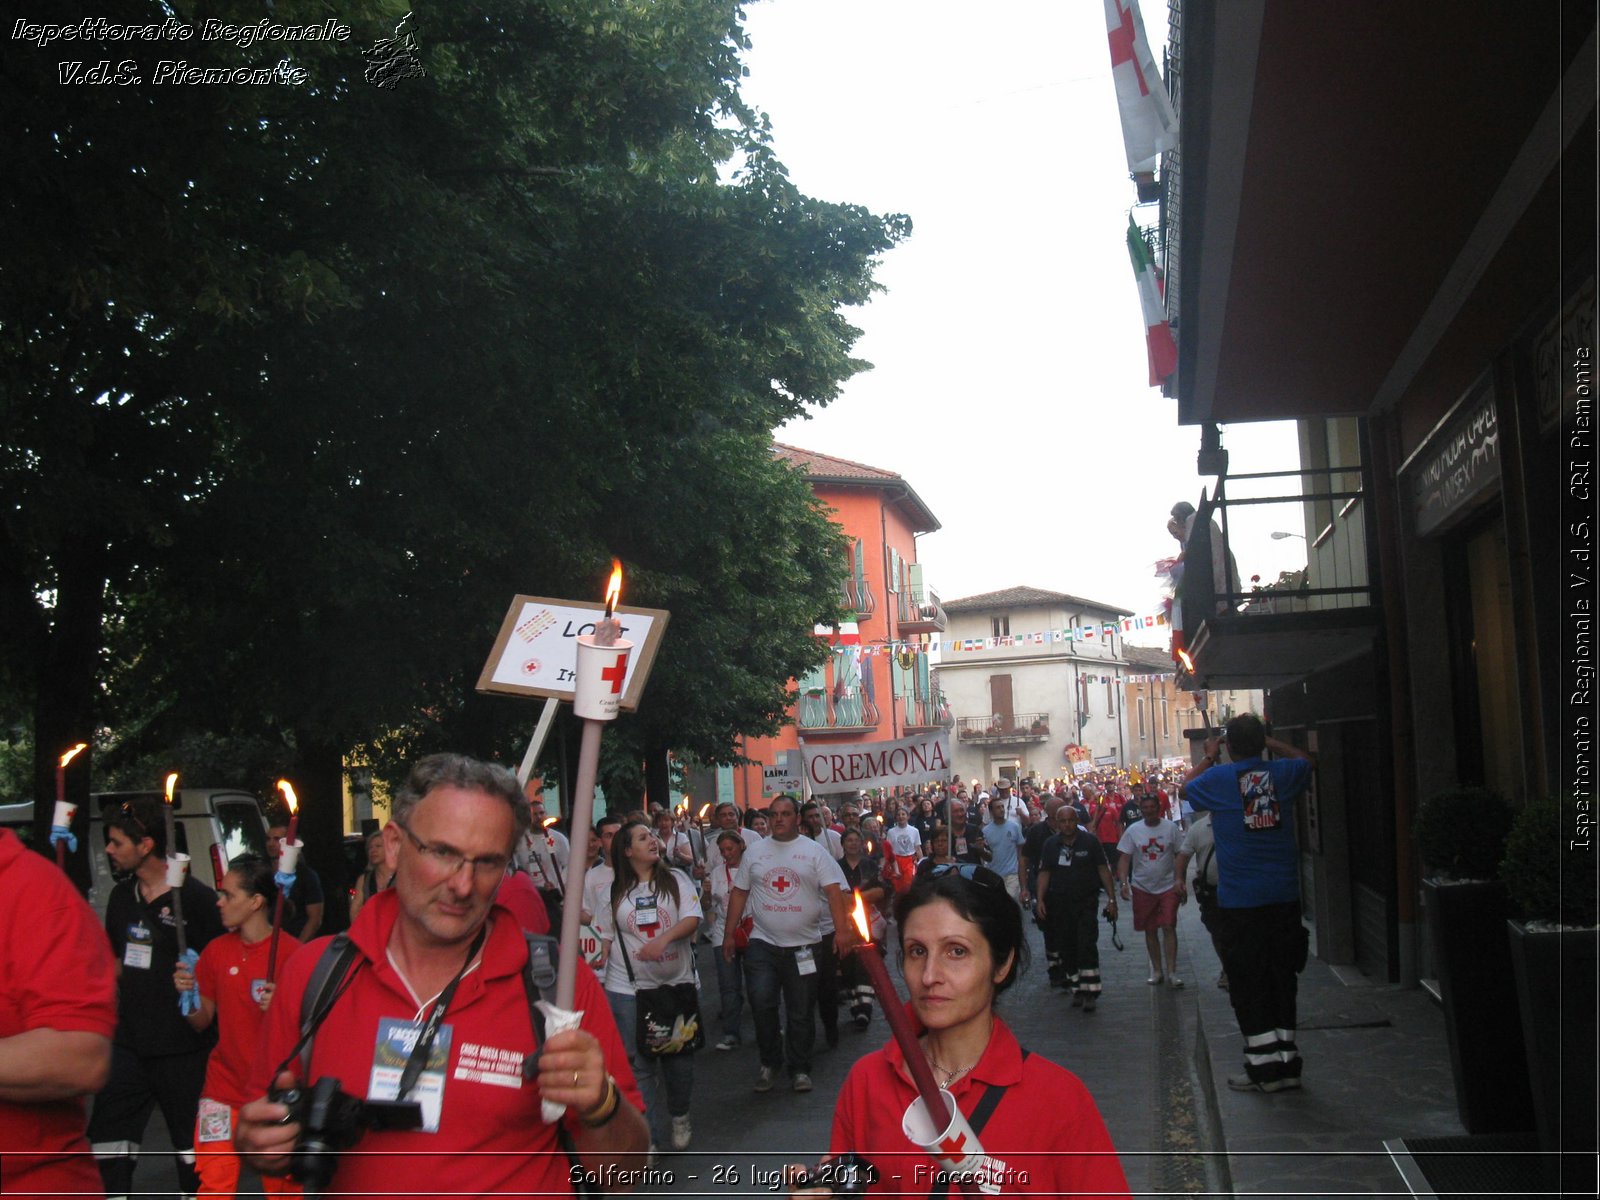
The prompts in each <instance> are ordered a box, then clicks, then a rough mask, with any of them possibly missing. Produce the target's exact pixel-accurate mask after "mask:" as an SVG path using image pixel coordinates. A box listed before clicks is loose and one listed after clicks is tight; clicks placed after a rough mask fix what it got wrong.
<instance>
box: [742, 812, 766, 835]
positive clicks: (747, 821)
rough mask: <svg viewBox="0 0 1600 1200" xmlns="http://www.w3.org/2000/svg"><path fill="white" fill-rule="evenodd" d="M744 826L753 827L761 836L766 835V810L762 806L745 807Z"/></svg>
mask: <svg viewBox="0 0 1600 1200" xmlns="http://www.w3.org/2000/svg"><path fill="white" fill-rule="evenodd" d="M744 827H745V828H746V829H753V830H755V832H756V833H757V834H759V835H760V836H761V837H766V836H767V810H766V809H764V808H747V809H745V810H744Z"/></svg>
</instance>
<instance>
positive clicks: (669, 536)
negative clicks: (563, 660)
mask: <svg viewBox="0 0 1600 1200" xmlns="http://www.w3.org/2000/svg"><path fill="white" fill-rule="evenodd" d="M103 7H104V9H105V10H106V16H107V18H108V19H109V20H113V21H125V20H132V19H160V18H161V17H162V16H164V15H165V14H166V13H168V12H169V11H170V12H171V13H174V14H176V15H177V16H178V18H179V19H182V20H187V21H190V22H194V21H197V20H198V19H200V18H201V17H202V16H205V17H216V18H220V19H223V20H236V21H250V22H254V21H255V20H256V19H257V18H258V17H259V15H260V6H259V5H255V4H246V3H237V4H230V3H211V4H206V5H201V4H184V3H170V4H159V3H131V2H125V3H109V4H107V5H105V6H103ZM407 7H408V6H406V5H403V4H396V3H388V2H385V0H366V2H362V3H351V4H347V5H344V6H341V12H340V17H339V19H340V20H342V21H344V22H346V23H348V24H350V25H352V26H353V27H354V34H353V36H352V37H351V39H350V40H349V41H347V42H322V43H313V42H294V43H271V42H268V43H262V44H259V45H257V46H254V47H250V48H248V49H241V48H240V47H238V46H236V45H231V44H228V43H224V42H216V41H213V42H201V41H191V42H189V43H186V44H184V46H183V57H184V58H185V59H186V60H187V61H188V62H189V63H190V64H191V65H193V66H197V67H205V66H210V65H218V64H229V65H232V64H238V63H244V62H268V63H271V62H276V61H277V60H278V59H280V58H287V59H288V60H289V61H290V62H291V63H292V64H293V65H294V66H296V67H298V68H301V69H303V70H304V71H305V72H306V80H305V82H304V83H303V84H301V85H298V86H294V85H286V84H280V85H269V86H264V87H237V86H235V87H229V86H225V85H211V86H190V87H182V86H174V85H163V86H156V85H155V84H154V83H153V82H152V81H151V80H150V79H149V75H150V74H151V73H152V72H153V70H154V68H155V63H156V61H157V60H158V59H159V58H163V57H173V55H172V53H171V50H170V47H163V48H162V49H161V50H160V51H159V52H151V53H148V54H144V53H143V52H142V51H140V52H139V53H140V54H141V55H142V57H140V59H139V61H140V62H141V65H142V66H143V67H144V69H145V72H146V81H145V82H144V83H141V84H138V85H133V86H128V87H107V88H92V87H77V88H70V87H63V86H61V85H60V83H59V82H58V76H57V68H56V61H57V57H58V56H57V53H56V49H55V48H52V49H51V50H49V51H46V50H43V49H41V48H35V47H32V46H29V45H28V44H27V43H18V42H16V41H13V42H11V43H9V44H7V45H6V47H5V48H4V54H5V62H4V70H3V71H0V103H3V104H4V106H5V110H6V112H7V114H8V123H7V124H6V125H5V126H4V128H3V129H0V149H3V150H4V152H5V155H6V161H7V162H8V163H10V164H11V165H12V183H11V184H10V185H8V188H7V190H6V193H5V200H4V203H5V204H6V209H5V210H4V211H5V214H6V216H7V218H8V229H9V231H10V233H11V236H10V237H8V240H7V244H6V249H5V250H4V251H3V252H0V381H3V387H0V405H3V410H0V415H3V417H4V434H3V437H4V443H3V447H0V498H3V500H4V508H3V512H0V539H3V540H0V627H3V630H4V632H0V639H3V641H0V646H3V648H4V667H3V669H4V670H5V672H6V678H7V679H8V680H10V681H12V682H13V685H14V686H11V687H9V688H7V689H5V693H6V694H17V693H18V692H19V691H21V692H24V693H27V694H31V696H32V703H33V709H34V712H33V718H34V727H35V745H36V747H37V751H36V768H35V777H36V784H37V788H36V794H37V796H38V797H39V800H40V803H41V805H42V804H43V803H44V800H45V796H46V792H47V782H48V777H49V772H50V769H51V767H52V766H53V760H54V755H55V753H56V752H57V751H58V750H59V748H60V747H61V746H64V745H67V744H70V743H71V742H73V741H76V740H86V739H87V735H88V734H89V732H90V731H91V730H92V729H94V728H95V726H96V723H97V722H99V721H101V720H107V719H109V720H110V721H111V722H112V723H113V727H114V730H115V732H116V735H117V742H116V745H117V752H118V753H121V754H122V755H124V756H125V757H132V756H135V755H138V754H141V753H152V752H165V753H171V752H173V749H174V748H175V747H176V746H177V745H178V743H179V739H180V738H181V737H183V736H186V735H190V734H193V733H195V732H211V733H231V734H240V735H247V736H251V737H259V736H261V735H262V734H264V733H265V734H268V735H270V736H271V737H273V738H276V739H278V740H279V741H281V743H282V744H283V745H284V746H285V747H287V748H288V750H289V751H290V752H291V754H292V755H293V759H294V761H295V763H296V764H297V768H298V769H299V770H301V771H302V772H303V773H305V774H307V775H309V776H310V778H311V780H313V781H314V782H312V784H311V786H310V787H309V788H307V789H303V790H305V791H306V792H307V793H308V805H307V808H308V811H307V814H306V818H305V820H306V823H307V826H308V829H310V830H311V831H312V832H314V833H315V832H324V833H326V832H335V833H336V831H337V830H336V822H337V810H336V806H335V804H334V803H333V800H334V797H333V796H332V795H331V793H333V792H334V790H335V789H336V787H337V784H338V779H339V756H340V754H341V752H342V751H343V750H345V749H347V748H348V747H350V746H353V745H360V744H368V745H373V746H377V747H381V748H387V749H389V750H391V751H393V750H394V749H395V748H396V747H401V746H403V747H405V748H406V749H408V750H415V749H420V748H429V747H433V746H438V745H445V744H450V745H455V746H457V747H459V748H463V749H471V750H474V751H477V752H479V753H489V752H499V753H501V754H505V753H507V752H508V750H510V749H511V746H510V745H509V744H508V739H509V737H510V734H511V731H513V730H515V729H517V728H519V727H520V728H523V729H526V727H527V726H528V725H530V724H531V719H532V718H531V711H532V710H531V707H530V706H527V705H519V704H517V703H516V702H511V701H505V700H490V699H484V698H478V697H474V696H473V695H472V693H471V690H470V689H471V683H472V681H473V679H474V678H475V676H476V672H477V670H478V668H479V667H480V666H481V663H482V659H483V656H484V654H485V652H486V649H487V647H488V645H489V640H490V638H491V637H492V633H493V630H494V627H495V625H496V623H497V622H498V619H499V616H500V614H501V613H502V612H503V610H504V606H505V603H506V601H507V600H508V599H509V596H510V595H511V594H512V593H513V592H516V591H519V590H520V591H539V592H542V593H545V594H558V595H574V596H585V595H591V594H593V592H594V590H595V587H596V582H597V579H598V578H599V576H600V574H601V573H602V571H603V567H604V564H605V563H606V562H607V561H608V560H609V557H610V556H611V555H612V554H616V555H618V556H620V557H622V558H623V559H624V560H625V561H626V562H627V563H628V564H629V566H630V569H631V570H632V571H633V573H634V578H633V581H632V582H631V583H630V595H629V598H630V600H631V601H633V602H636V603H641V604H658V605H660V606H662V607H667V608H671V609H672V610H673V612H674V617H673V624H672V627H671V632H670V634H669V641H668V644H667V646H666V648H665V649H664V651H663V654H662V657H661V659H660V661H659V663H658V666H657V669H656V673H655V675H654V676H653V678H652V681H651V684H650V690H649V692H648V693H647V698H646V707H645V710H644V711H643V712H641V713H640V714H639V715H638V716H637V717H635V718H631V719H629V720H627V721H624V722H619V725H618V728H617V731H616V733H617V736H616V739H615V740H616V741H617V742H618V744H619V747H625V748H627V750H628V751H629V752H630V753H634V754H637V755H639V756H640V757H644V758H646V759H647V761H658V760H659V761H664V757H665V756H664V754H663V753H662V751H663V750H664V749H665V748H666V747H668V746H672V747H677V748H680V749H683V750H686V751H688V752H691V753H693V754H694V755H695V756H697V757H702V758H725V757H727V756H729V755H731V754H732V753H733V748H734V743H735V739H736V736H737V735H738V734H739V733H741V732H752V733H753V732H763V731H766V730H769V729H771V728H772V727H773V726H774V724H775V723H776V722H777V721H778V720H779V719H780V716H781V713H782V709H783V704H784V699H785V697H784V692H783V688H784V681H785V680H786V679H787V678H789V677H790V676H792V675H794V674H797V673H799V671H800V670H802V669H803V668H804V667H805V666H806V665H808V664H809V663H810V662H811V661H813V660H814V656H815V655H816V653H817V649H816V647H815V645H814V644H813V643H812V641H811V640H810V638H809V630H810V626H811V623H812V622H813V621H814V620H817V619H823V618H826V617H827V616H829V615H831V613H832V611H833V607H834V604H835V600H836V597H837V595H838V590H837V580H838V574H839V571H840V570H841V566H840V561H839V558H838V554H837V549H838V548H837V543H836V541H835V539H834V537H833V534H832V530H831V527H830V526H828V524H827V523H826V521H825V519H824V518H823V516H822V514H821V513H820V512H819V511H818V509H817V508H816V506H815V504H814V503H813V502H812V500H811V498H810V496H809V492H808V491H807V489H805V488H804V486H803V484H802V483H801V482H800V481H799V480H797V479H795V478H793V477H792V475H791V474H790V473H788V472H787V471H785V470H784V469H783V468H781V467H780V466H778V465H777V464H776V463H774V462H773V461H772V458H771V454H770V448H769V445H768V439H769V437H770V431H771V429H772V428H773V427H774V426H775V425H776V424H777V423H778V422H780V421H782V420H784V419H786V418H787V417H789V416H792V415H794V414H796V413H798V412H800V411H803V409H804V408H805V407H806V406H807V405H809V404H816V403H825V402H827V401H828V400H829V399H831V398H832V397H833V396H834V395H835V394H836V392H837V389H838V387H839V385H840V383H841V382H842V381H843V380H844V379H845V378H847V377H848V376H849V375H850V374H851V373H852V372H854V371H856V370H858V369H860V367H861V366H862V365H863V364H861V363H860V362H858V361H857V360H855V359H853V358H852V357H851V354H850V350H851V347H852V345H853V343H854V340H855V337H856V330H854V329H853V328H852V327H851V326H850V325H849V324H848V322H847V321H846V320H845V319H844V317H843V315H842V309H843V308H844V307H846V306H849V305H852V304H858V303H860V302H862V301H863V300H865V299H866V297H867V296H868V295H869V293H870V291H871V289H872V286H873V284H872V278H871V272H872V266H873V263H874V261H875V259H876V257H877V256H878V255H879V254H881V253H882V252H884V251H885V250H887V249H888V248H889V247H890V246H892V245H893V244H894V243H895V242H896V241H897V240H898V239H899V238H900V237H901V236H903V235H904V233H905V232H906V229H907V226H906V224H905V222H904V221H903V220H902V219H898V218H891V219H883V218H878V217H875V216H873V215H872V214H870V213H868V212H866V211H865V210H863V209H860V208H857V207H854V206H848V205H839V204H829V203H824V202H820V201H817V200H814V199H812V198H809V197H806V196H804V195H802V194H801V193H799V192H798V190H797V189H795V188H794V187H793V185H792V184H791V183H790V181H789V180H788V179H787V177H786V175H785V173H784V171H783V168H782V166H781V164H780V163H778V162H777V161H776V159H775V158H774V157H773V155H772V153H771V150H770V146H769V145H768V142H767V132H766V129H765V127H764V122H763V120H762V118H760V117H759V115H757V114H752V113H750V112H749V111H748V110H747V109H746V108H745V106H744V105H743V104H742V102H741V101H740V99H739V96H738V84H739V79H740V77H741V72H742V68H741V67H740V64H739V52H740V51H741V50H742V49H743V48H744V45H745V43H744V38H743V33H742V31H741V28H740V24H739V21H740V13H739V7H738V5H737V4H734V3H730V2H727V0H651V2H649V3H645V2H643V0H635V2H632V3H623V2H610V3H604V2H597V0H497V2H485V3H449V4H446V3H437V4H418V5H416V6H415V8H416V12H415V14H414V16H413V18H412V19H411V20H410V21H409V22H407V24H406V27H405V28H406V29H407V30H409V31H411V33H412V34H413V36H414V38H415V43H414V47H415V55H416V61H417V62H418V64H419V65H420V66H421V67H422V68H423V69H424V70H425V71H426V75H425V76H424V77H420V78H408V79H401V80H399V81H398V82H397V83H396V85H395V86H393V87H391V88H378V87H375V86H372V85H370V84H368V83H367V82H365V81H364V80H363V77H362V72H363V68H364V67H365V65H366V63H365V61H364V59H363V57H362V55H361V53H360V51H361V48H362V47H364V46H368V45H370V44H371V43H372V41H373V39H375V38H377V37H379V36H382V35H387V34H388V33H389V31H390V29H391V27H392V26H393V25H394V24H395V23H397V22H398V21H399V19H400V17H401V16H402V15H403V14H404V12H405V11H406V8H407ZM327 15H328V14H327V10H326V8H325V6H323V5H321V4H317V3H309V2H307V3H297V2H291V0H280V2H279V3H278V4H277V5H276V9H275V12H274V19H275V20H277V21H280V22H283V23H285V24H293V23H297V22H320V21H322V20H324V19H325V18H326V17H327ZM57 47H59V43H57ZM133 53H134V52H133V51H130V55H133ZM84 57H85V58H86V59H92V58H93V56H92V55H87V54H86V55H84ZM17 685H20V686H17ZM86 778H87V772H75V773H74V779H75V784H74V786H75V787H78V788H80V789H82V788H85V787H86V784H84V783H82V782H81V780H83V779H86ZM195 782H204V781H201V780H195ZM312 800H317V801H318V803H317V804H316V805H315V808H316V813H315V814H313V812H312V811H311V809H312V807H313V806H312V803H311V802H312ZM321 821H327V822H328V824H327V825H325V826H323V828H322V829H320V830H319V829H318V828H317V827H318V824H319V822H321Z"/></svg>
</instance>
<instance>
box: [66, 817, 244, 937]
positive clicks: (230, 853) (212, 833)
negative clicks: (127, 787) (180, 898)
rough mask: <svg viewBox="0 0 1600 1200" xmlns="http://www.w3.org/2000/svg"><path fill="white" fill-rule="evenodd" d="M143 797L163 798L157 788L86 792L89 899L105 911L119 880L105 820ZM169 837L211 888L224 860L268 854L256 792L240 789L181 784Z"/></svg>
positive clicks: (219, 879) (218, 879) (193, 871)
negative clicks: (90, 872) (89, 813)
mask: <svg viewBox="0 0 1600 1200" xmlns="http://www.w3.org/2000/svg"><path fill="white" fill-rule="evenodd" d="M141 796H148V797H150V798H152V799H155V800H159V801H164V800H165V795H164V793H162V792H159V791H140V792H96V793H95V794H94V795H93V796H91V797H90V802H91V804H92V806H93V815H92V816H91V817H90V818H89V863H90V866H91V868H92V870H93V872H94V886H93V888H92V889H91V890H90V893H89V903H90V904H91V905H93V906H94V910H95V911H96V912H99V913H103V912H105V910H106V901H107V900H109V899H110V898H111V889H112V887H113V886H115V884H116V882H117V880H116V878H115V877H114V876H113V874H112V871H111V860H110V859H108V858H107V857H106V833H105V829H106V826H105V819H106V817H107V815H110V814H114V813H115V812H116V810H117V809H118V808H120V807H121V806H122V805H123V804H125V803H127V802H128V801H130V800H134V799H137V798H139V797H141ZM173 802H174V803H173V839H174V840H175V841H176V842H177V845H176V846H173V847H169V848H170V849H174V850H177V851H178V852H180V853H182V854H187V855H188V856H189V857H190V858H191V859H193V862H191V863H190V864H189V874H190V875H192V876H193V877H194V878H195V879H198V880H199V881H200V882H201V883H203V884H205V885H206V886H207V887H209V888H215V887H216V886H217V885H218V884H220V883H221V882H222V877H223V876H224V875H226V874H227V873H228V864H229V863H230V862H232V861H233V860H234V859H236V858H238V857H239V856H240V855H241V854H259V855H261V856H262V857H265V856H266V853H267V819H266V817H265V815H263V813H262V811H261V801H260V799H259V798H258V797H257V796H256V795H255V793H254V792H246V791H242V790H241V789H239V788H179V789H178V791H177V792H176V794H175V795H174V796H173Z"/></svg>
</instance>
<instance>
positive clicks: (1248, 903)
mask: <svg viewBox="0 0 1600 1200" xmlns="http://www.w3.org/2000/svg"><path fill="white" fill-rule="evenodd" d="M1226 736H1227V743H1228V758H1229V760H1230V761H1229V762H1227V763H1226V764H1224V763H1222V762H1221V760H1220V757H1219V754H1220V750H1221V740H1222V739H1220V738H1215V737H1212V738H1208V739H1207V741H1206V745H1205V754H1204V756H1203V757H1202V758H1201V759H1200V761H1199V762H1197V763H1196V764H1195V765H1194V766H1193V767H1191V768H1190V770H1189V773H1188V775H1187V776H1186V777H1185V778H1184V781H1183V796H1184V797H1185V798H1186V799H1187V800H1188V801H1189V803H1190V804H1192V805H1194V807H1195V808H1197V809H1205V810H1207V811H1209V812H1210V813H1212V817H1211V828H1212V833H1213V836H1214V840H1215V843H1216V857H1217V905H1218V908H1217V914H1216V915H1217V925H1216V930H1215V940H1216V945H1217V949H1218V952H1219V953H1220V954H1221V956H1222V967H1223V970H1224V971H1226V972H1227V976H1228V997H1229V999H1230V1000H1231V1001H1232V1003H1233V1012H1234V1016H1235V1017H1237V1018H1238V1021H1239V1032H1240V1033H1242V1034H1243V1035H1244V1059H1245V1073H1244V1074H1243V1075H1233V1076H1230V1077H1229V1078H1228V1086H1229V1087H1231V1088H1233V1089H1234V1090H1235V1091H1241V1092H1281V1091H1286V1090H1290V1089H1293V1088H1298V1087H1299V1086H1300V1071H1301V1062H1300V1051H1299V1049H1298V1048H1297V1047H1296V1046H1295V998H1296V990H1297V987H1298V982H1297V980H1296V976H1297V975H1298V974H1299V973H1300V972H1301V971H1302V970H1304V969H1305V965H1306V949H1307V945H1308V940H1309V939H1308V938H1307V935H1306V929H1305V926H1304V925H1302V924H1301V923H1300V874H1299V848H1298V846H1297V845H1296V842H1295V833H1294V802H1295V799H1296V798H1297V797H1298V796H1299V795H1300V794H1301V793H1302V792H1304V791H1305V790H1306V786H1307V785H1308V784H1309V783H1310V781H1311V771H1312V768H1313V767H1314V766H1315V764H1316V759H1315V758H1314V757H1313V756H1312V755H1311V754H1309V753H1307V752H1306V751H1304V750H1301V749H1300V748H1299V747H1297V746H1291V745H1289V744H1288V743H1287V742H1281V741H1278V740H1277V739H1276V738H1271V737H1268V736H1267V732H1266V727H1265V726H1264V725H1263V724H1262V723H1261V718H1260V717H1257V716H1255V715H1254V714H1253V713H1246V714H1244V715H1243V716H1239V717H1235V718H1234V719H1233V720H1231V721H1229V722H1228V726H1227V730H1226ZM1264 750H1271V751H1272V753H1273V754H1274V755H1277V756H1278V757H1276V758H1274V759H1273V760H1272V761H1270V762H1269V761H1267V760H1266V759H1264V758H1262V757H1261V755H1262V752H1263V751H1264ZM1178 889H1179V892H1180V895H1181V894H1182V891H1183V889H1184V883H1183V881H1182V880H1181V879H1180V880H1179V882H1178Z"/></svg>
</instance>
